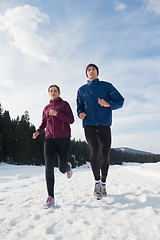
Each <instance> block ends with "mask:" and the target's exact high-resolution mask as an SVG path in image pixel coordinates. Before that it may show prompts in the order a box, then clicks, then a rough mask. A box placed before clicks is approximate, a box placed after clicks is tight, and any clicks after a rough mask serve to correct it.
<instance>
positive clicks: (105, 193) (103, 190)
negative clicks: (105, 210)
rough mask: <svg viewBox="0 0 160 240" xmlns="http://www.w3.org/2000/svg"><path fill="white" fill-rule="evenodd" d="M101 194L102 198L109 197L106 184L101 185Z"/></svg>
mask: <svg viewBox="0 0 160 240" xmlns="http://www.w3.org/2000/svg"><path fill="white" fill-rule="evenodd" d="M101 193H102V197H106V196H107V192H106V184H104V183H101Z"/></svg>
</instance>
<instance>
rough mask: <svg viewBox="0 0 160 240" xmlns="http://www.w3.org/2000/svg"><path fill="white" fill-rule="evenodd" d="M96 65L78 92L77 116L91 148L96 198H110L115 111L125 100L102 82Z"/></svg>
mask: <svg viewBox="0 0 160 240" xmlns="http://www.w3.org/2000/svg"><path fill="white" fill-rule="evenodd" d="M98 75H99V69H98V67H97V66H96V65H95V64H92V63H91V64H89V65H88V66H87V67H86V76H87V77H88V82H87V84H85V85H83V86H82V87H80V88H79V90H78V93H77V114H78V117H79V118H80V119H82V120H83V127H84V132H85V137H86V140H87V142H88V144H89V147H90V163H91V167H92V171H93V175H94V179H95V189H94V196H95V198H96V199H98V200H100V199H102V197H104V196H106V195H107V193H106V178H107V174H108V168H109V158H108V155H109V150H110V147H111V129H110V126H111V124H112V110H115V109H118V108H121V107H122V106H123V103H124V98H123V97H122V95H121V94H120V93H119V92H118V91H117V89H116V88H115V87H114V86H113V85H112V84H111V83H109V82H104V81H100V80H99V79H98V78H97V77H98Z"/></svg>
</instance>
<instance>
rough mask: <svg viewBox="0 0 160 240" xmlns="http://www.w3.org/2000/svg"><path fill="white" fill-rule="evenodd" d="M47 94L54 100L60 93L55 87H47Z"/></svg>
mask: <svg viewBox="0 0 160 240" xmlns="http://www.w3.org/2000/svg"><path fill="white" fill-rule="evenodd" d="M48 93H49V96H50V98H51V99H52V100H55V99H56V98H58V97H59V95H60V93H59V92H58V89H57V88H56V87H51V88H50V89H49V92H48Z"/></svg>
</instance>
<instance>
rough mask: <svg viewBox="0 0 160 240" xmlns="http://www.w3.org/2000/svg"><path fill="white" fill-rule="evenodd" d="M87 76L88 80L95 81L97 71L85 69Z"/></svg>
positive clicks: (90, 68) (91, 68) (92, 68)
mask: <svg viewBox="0 0 160 240" xmlns="http://www.w3.org/2000/svg"><path fill="white" fill-rule="evenodd" d="M87 76H88V78H89V80H94V79H96V78H97V76H98V73H97V69H96V68H94V67H92V66H91V67H89V68H87Z"/></svg>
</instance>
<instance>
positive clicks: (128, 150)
mask: <svg viewBox="0 0 160 240" xmlns="http://www.w3.org/2000/svg"><path fill="white" fill-rule="evenodd" d="M114 149H115V150H118V151H122V152H127V153H132V154H143V155H144V154H146V155H154V154H153V153H150V152H145V151H141V150H136V149H132V148H128V147H119V148H114Z"/></svg>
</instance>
